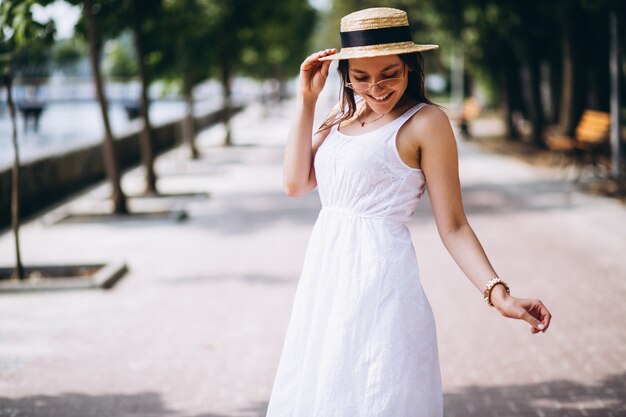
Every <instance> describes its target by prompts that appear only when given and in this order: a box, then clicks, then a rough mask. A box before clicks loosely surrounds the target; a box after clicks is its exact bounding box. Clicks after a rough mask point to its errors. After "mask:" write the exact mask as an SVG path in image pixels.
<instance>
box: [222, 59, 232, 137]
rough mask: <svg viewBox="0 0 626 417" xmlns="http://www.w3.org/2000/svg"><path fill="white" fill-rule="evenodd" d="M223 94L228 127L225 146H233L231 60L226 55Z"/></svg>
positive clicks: (225, 122) (225, 123)
mask: <svg viewBox="0 0 626 417" xmlns="http://www.w3.org/2000/svg"><path fill="white" fill-rule="evenodd" d="M221 67H222V68H221V69H222V95H223V106H224V127H225V128H226V136H225V138H224V146H232V144H233V141H232V136H231V127H230V115H231V112H230V108H231V89H230V61H229V58H228V57H226V56H224V57H223V58H222V65H221Z"/></svg>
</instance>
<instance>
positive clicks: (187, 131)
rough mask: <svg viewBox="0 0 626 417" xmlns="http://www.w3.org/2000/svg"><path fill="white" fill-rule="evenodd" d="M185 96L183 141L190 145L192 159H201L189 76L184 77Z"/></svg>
mask: <svg viewBox="0 0 626 417" xmlns="http://www.w3.org/2000/svg"><path fill="white" fill-rule="evenodd" d="M183 94H184V96H185V120H184V121H183V139H184V141H185V142H187V144H188V145H189V151H190V154H191V159H199V158H200V152H198V148H197V147H196V140H195V137H196V128H195V126H194V121H193V84H192V82H191V77H190V76H189V74H185V75H184V76H183Z"/></svg>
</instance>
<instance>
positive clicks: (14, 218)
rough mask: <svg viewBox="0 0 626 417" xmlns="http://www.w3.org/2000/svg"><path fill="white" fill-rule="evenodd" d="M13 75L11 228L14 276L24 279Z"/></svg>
mask: <svg viewBox="0 0 626 417" xmlns="http://www.w3.org/2000/svg"><path fill="white" fill-rule="evenodd" d="M12 77H13V76H12V75H11V74H8V75H7V76H6V78H5V85H6V89H7V106H8V107H9V115H10V118H11V139H12V142H13V153H14V155H15V157H14V159H13V171H12V175H11V228H12V229H13V237H14V239H15V272H14V277H16V278H18V279H24V278H25V275H24V266H23V265H22V251H21V249H20V234H19V230H20V155H19V146H18V143H17V123H16V121H15V103H14V102H13V93H12V91H11V90H12V84H13V83H12V81H13V80H12Z"/></svg>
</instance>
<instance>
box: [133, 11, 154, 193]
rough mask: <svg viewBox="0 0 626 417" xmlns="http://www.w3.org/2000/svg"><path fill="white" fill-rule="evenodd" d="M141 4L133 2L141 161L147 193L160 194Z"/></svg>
mask: <svg viewBox="0 0 626 417" xmlns="http://www.w3.org/2000/svg"><path fill="white" fill-rule="evenodd" d="M142 17H143V16H142V11H141V5H140V4H138V2H137V1H134V2H133V32H134V41H135V52H136V55H137V68H139V81H140V82H141V104H140V108H141V117H142V118H143V127H142V129H141V132H140V133H139V146H140V149H141V161H142V163H143V166H144V171H145V180H146V184H145V193H146V194H158V192H157V188H156V181H157V179H156V174H155V172H154V152H153V149H152V125H151V123H150V113H149V111H150V102H149V98H148V87H149V83H148V71H147V69H146V64H145V62H144V59H143V58H144V56H143V45H142V37H141V22H142Z"/></svg>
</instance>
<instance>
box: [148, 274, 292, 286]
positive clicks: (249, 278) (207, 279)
mask: <svg viewBox="0 0 626 417" xmlns="http://www.w3.org/2000/svg"><path fill="white" fill-rule="evenodd" d="M235 280H239V281H242V282H245V283H249V284H264V285H285V284H288V285H295V284H297V280H295V279H293V277H292V278H291V279H290V278H287V277H280V276H276V275H269V274H258V273H247V274H212V275H211V274H206V275H192V276H183V277H178V276H175V277H173V278H165V279H160V280H159V281H158V282H159V283H161V284H164V285H201V284H213V283H216V282H222V281H228V282H232V281H235Z"/></svg>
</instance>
